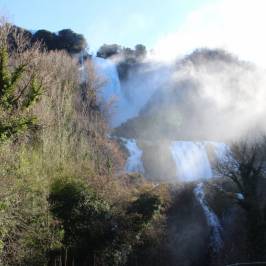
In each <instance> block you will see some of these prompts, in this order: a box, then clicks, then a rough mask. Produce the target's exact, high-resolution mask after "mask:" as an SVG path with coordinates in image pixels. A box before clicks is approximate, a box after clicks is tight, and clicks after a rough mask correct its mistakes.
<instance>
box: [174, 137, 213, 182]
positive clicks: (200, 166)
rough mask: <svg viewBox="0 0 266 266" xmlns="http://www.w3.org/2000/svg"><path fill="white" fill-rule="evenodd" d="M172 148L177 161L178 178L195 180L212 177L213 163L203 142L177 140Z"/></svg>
mask: <svg viewBox="0 0 266 266" xmlns="http://www.w3.org/2000/svg"><path fill="white" fill-rule="evenodd" d="M170 150H171V153H172V157H173V159H174V161H175V163H176V175H177V178H178V179H180V180H182V181H195V180H199V179H204V178H205V179H208V178H211V177H212V170H211V165H210V162H209V159H208V154H207V151H206V149H205V146H204V144H203V143H200V142H191V141H175V142H173V143H172V145H171V147H170Z"/></svg>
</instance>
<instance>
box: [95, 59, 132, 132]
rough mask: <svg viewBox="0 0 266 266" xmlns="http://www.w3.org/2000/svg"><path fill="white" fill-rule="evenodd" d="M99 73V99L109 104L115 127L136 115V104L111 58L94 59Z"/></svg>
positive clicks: (110, 115)
mask: <svg viewBox="0 0 266 266" xmlns="http://www.w3.org/2000/svg"><path fill="white" fill-rule="evenodd" d="M93 61H94V65H95V69H96V72H97V74H98V75H99V76H100V79H101V82H100V83H102V84H101V88H100V90H99V92H98V95H97V96H98V101H99V102H100V103H104V104H105V105H106V106H107V109H108V113H109V122H110V126H111V127H113V128H115V127H118V126H119V125H121V124H122V123H123V122H125V121H127V120H128V119H129V118H131V117H134V116H135V115H136V111H135V106H134V104H133V103H132V102H130V99H129V97H128V96H127V95H126V93H125V90H123V89H122V88H121V84H120V80H119V76H118V72H117V68H116V65H115V63H113V62H112V61H111V60H109V59H103V58H99V57H95V58H94V59H93Z"/></svg>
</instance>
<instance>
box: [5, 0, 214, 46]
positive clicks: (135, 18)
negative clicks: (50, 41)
mask: <svg viewBox="0 0 266 266" xmlns="http://www.w3.org/2000/svg"><path fill="white" fill-rule="evenodd" d="M209 2H214V0H212V1H211V0H75V1H73V0H45V1H44V0H0V10H1V12H2V13H3V15H5V16H7V17H8V19H9V20H11V22H13V23H15V24H17V25H19V26H21V27H24V28H27V29H30V30H37V29H47V30H50V31H59V30H61V29H64V28H71V29H72V30H74V31H76V32H78V33H82V34H84V36H85V37H86V39H87V41H88V44H89V45H90V47H91V48H93V49H94V50H95V49H97V48H98V47H99V46H100V45H102V44H103V43H118V44H121V45H123V46H129V47H134V46H135V45H136V44H138V43H143V44H144V45H146V46H147V47H148V48H153V47H154V45H155V43H156V42H158V41H159V40H160V39H161V38H163V36H165V35H168V34H170V33H172V32H174V31H176V30H177V29H178V27H179V26H180V25H181V24H182V21H183V20H184V19H185V17H186V16H187V15H188V14H189V13H190V12H191V11H193V10H194V9H198V8H200V7H201V6H203V5H205V4H207V3H209Z"/></svg>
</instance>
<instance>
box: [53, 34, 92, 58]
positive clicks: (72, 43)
mask: <svg viewBox="0 0 266 266" xmlns="http://www.w3.org/2000/svg"><path fill="white" fill-rule="evenodd" d="M58 38H59V48H60V49H63V50H66V51H67V52H69V53H71V54H73V53H80V52H81V51H82V50H84V49H85V48H86V46H87V44H86V40H85V38H84V36H83V35H82V34H77V33H75V32H74V31H72V30H70V29H64V30H61V31H59V32H58Z"/></svg>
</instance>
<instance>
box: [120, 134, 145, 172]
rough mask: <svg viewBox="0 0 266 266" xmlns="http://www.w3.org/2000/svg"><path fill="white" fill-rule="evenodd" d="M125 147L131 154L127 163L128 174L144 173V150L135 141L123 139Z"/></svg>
mask: <svg viewBox="0 0 266 266" xmlns="http://www.w3.org/2000/svg"><path fill="white" fill-rule="evenodd" d="M123 141H124V142H125V147H126V148H127V150H128V152H129V157H128V159H127V161H126V165H125V170H126V171H127V172H137V173H142V174H143V173H144V167H143V163H142V160H141V157H142V150H141V149H140V148H139V147H138V145H137V142H136V140H135V139H123Z"/></svg>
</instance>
